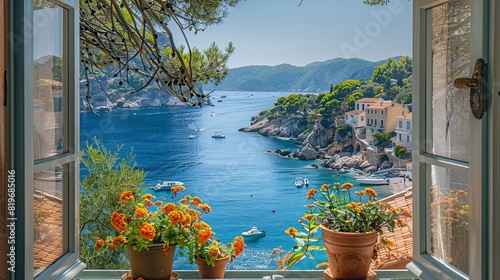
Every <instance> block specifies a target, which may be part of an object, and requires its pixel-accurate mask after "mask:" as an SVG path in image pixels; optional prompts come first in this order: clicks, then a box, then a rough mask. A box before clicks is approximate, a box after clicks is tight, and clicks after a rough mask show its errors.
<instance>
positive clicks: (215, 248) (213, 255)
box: [208, 240, 220, 259]
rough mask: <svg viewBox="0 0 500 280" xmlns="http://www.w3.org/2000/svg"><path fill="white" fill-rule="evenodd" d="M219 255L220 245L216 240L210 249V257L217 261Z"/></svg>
mask: <svg viewBox="0 0 500 280" xmlns="http://www.w3.org/2000/svg"><path fill="white" fill-rule="evenodd" d="M219 253H220V249H219V244H218V243H217V241H215V240H214V241H212V244H211V245H210V247H208V254H209V255H210V257H211V258H213V259H217V258H219Z"/></svg>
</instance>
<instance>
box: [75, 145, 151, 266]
mask: <svg viewBox="0 0 500 280" xmlns="http://www.w3.org/2000/svg"><path fill="white" fill-rule="evenodd" d="M119 152H120V148H118V150H117V151H115V152H112V151H110V150H108V149H106V148H105V147H104V145H102V144H101V143H100V142H99V141H98V140H97V139H96V138H94V142H93V143H92V144H89V143H87V145H86V147H85V149H83V150H82V151H81V153H80V161H81V164H82V173H83V174H84V175H85V174H86V176H85V177H84V178H83V179H82V181H81V186H80V259H81V260H82V261H83V262H84V263H85V264H86V265H87V268H90V269H126V268H127V267H128V261H127V259H126V255H125V254H124V252H123V251H121V250H119V249H115V250H112V251H108V250H99V251H97V250H95V248H94V246H95V243H94V242H95V240H97V238H98V237H103V236H108V235H111V233H113V232H114V228H113V226H111V223H110V217H111V213H112V211H114V209H116V208H117V207H118V201H120V195H121V194H122V193H123V192H124V191H127V190H130V191H132V192H134V193H141V192H142V188H141V186H142V184H143V180H144V177H145V173H144V171H142V170H140V169H137V168H136V162H134V157H133V155H132V154H129V155H127V156H125V157H124V158H123V159H121V160H120V155H119Z"/></svg>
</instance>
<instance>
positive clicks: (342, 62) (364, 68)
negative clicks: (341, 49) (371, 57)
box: [203, 57, 401, 92]
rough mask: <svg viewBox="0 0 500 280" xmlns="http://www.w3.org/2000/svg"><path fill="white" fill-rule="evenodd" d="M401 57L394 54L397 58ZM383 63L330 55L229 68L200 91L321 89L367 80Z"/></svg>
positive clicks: (326, 89) (382, 61) (383, 61)
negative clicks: (299, 61) (320, 59)
mask: <svg viewBox="0 0 500 280" xmlns="http://www.w3.org/2000/svg"><path fill="white" fill-rule="evenodd" d="M400 58H401V57H395V59H396V60H399V59H400ZM384 63H385V60H381V61H376V62H372V61H367V60H364V59H360V58H349V59H344V58H334V59H330V60H327V61H323V62H313V63H310V64H307V65H306V66H300V67H299V66H293V65H289V64H281V65H277V66H245V67H239V68H233V69H229V71H228V72H229V73H228V75H227V76H226V77H225V78H224V80H223V81H222V83H220V84H219V85H218V86H214V85H213V84H208V85H204V86H203V89H204V90H211V89H214V88H215V89H217V90H231V91H232V90H241V91H292V92H324V91H329V90H330V85H336V84H338V83H340V82H343V81H345V80H348V79H356V80H368V79H370V78H371V76H372V74H373V71H374V69H375V66H379V65H382V64H384Z"/></svg>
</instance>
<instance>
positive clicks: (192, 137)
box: [188, 134, 196, 139]
mask: <svg viewBox="0 0 500 280" xmlns="http://www.w3.org/2000/svg"><path fill="white" fill-rule="evenodd" d="M188 138H189V139H194V138H196V136H194V135H193V134H191V135H189V137H188Z"/></svg>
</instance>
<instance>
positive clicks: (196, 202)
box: [189, 196, 201, 206]
mask: <svg viewBox="0 0 500 280" xmlns="http://www.w3.org/2000/svg"><path fill="white" fill-rule="evenodd" d="M189 203H191V204H193V205H194V206H198V205H200V203H201V198H199V197H197V196H194V197H192V198H191V200H189Z"/></svg>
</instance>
